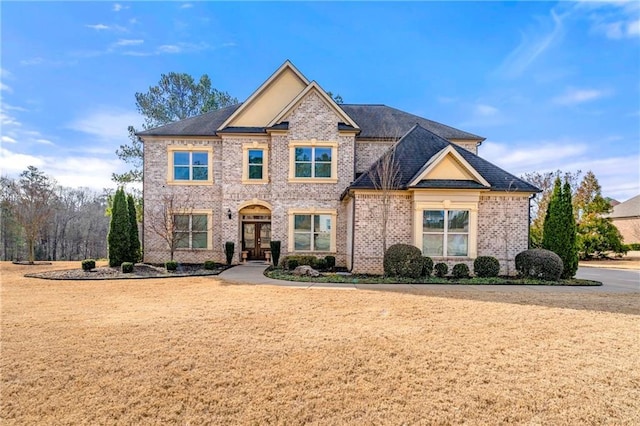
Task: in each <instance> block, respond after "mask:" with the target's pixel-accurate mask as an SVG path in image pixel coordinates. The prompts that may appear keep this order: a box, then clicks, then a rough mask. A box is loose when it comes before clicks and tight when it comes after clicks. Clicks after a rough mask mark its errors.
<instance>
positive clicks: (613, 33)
mask: <svg viewBox="0 0 640 426" xmlns="http://www.w3.org/2000/svg"><path fill="white" fill-rule="evenodd" d="M574 9H575V10H576V11H578V12H581V11H582V12H584V13H585V14H586V19H588V20H589V21H590V23H591V32H592V33H595V34H603V35H604V36H605V37H607V38H609V39H611V40H622V39H627V38H635V37H637V36H638V35H640V18H638V14H639V12H640V3H639V2H637V1H582V2H579V3H576V5H575V7H574Z"/></svg>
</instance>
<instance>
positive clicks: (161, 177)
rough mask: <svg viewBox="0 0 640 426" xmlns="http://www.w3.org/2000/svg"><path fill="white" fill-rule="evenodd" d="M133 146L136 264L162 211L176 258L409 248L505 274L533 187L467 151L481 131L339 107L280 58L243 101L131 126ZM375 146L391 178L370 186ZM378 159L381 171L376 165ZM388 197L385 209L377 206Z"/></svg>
mask: <svg viewBox="0 0 640 426" xmlns="http://www.w3.org/2000/svg"><path fill="white" fill-rule="evenodd" d="M138 135H139V137H140V138H141V139H142V141H143V143H144V221H145V222H144V231H143V238H144V260H145V261H146V262H164V261H166V260H168V258H169V247H168V244H167V242H166V241H165V240H164V239H163V238H161V237H160V236H159V235H158V233H157V232H152V226H151V225H153V224H152V223H150V221H153V220H155V221H157V220H159V219H158V218H161V217H163V216H162V214H159V213H160V212H163V211H164V212H167V211H168V213H169V215H172V216H173V218H174V219H175V224H176V231H177V232H178V233H180V234H181V235H182V236H183V237H184V238H181V239H180V241H179V243H178V244H177V248H176V251H175V258H176V259H177V260H179V261H182V262H202V261H204V260H207V259H211V260H216V261H223V260H224V258H225V254H224V243H225V242H226V241H233V242H235V246H236V248H237V249H236V255H235V259H236V261H239V260H241V259H242V257H241V256H242V253H243V252H245V254H246V255H247V257H248V259H264V258H265V257H266V256H268V253H267V251H268V250H269V243H270V241H271V240H280V241H281V244H282V255H287V254H312V255H317V256H326V255H333V256H335V257H336V262H337V264H338V265H340V266H346V267H347V268H349V269H350V270H352V271H354V272H358V273H381V272H382V258H383V247H382V237H383V231H382V230H383V223H382V216H383V215H382V212H383V211H386V212H388V219H387V221H386V226H385V227H384V228H386V243H387V246H390V245H391V244H395V243H400V242H401V243H408V244H414V245H415V246H417V247H419V248H420V249H421V250H422V251H423V253H424V255H425V256H430V257H432V258H433V259H434V260H435V261H444V262H448V263H449V264H454V263H460V262H464V263H468V264H469V265H471V263H472V262H473V259H475V258H476V257H477V256H480V255H490V256H495V257H496V258H498V259H499V260H500V262H501V265H502V268H503V270H502V273H506V272H509V271H510V272H513V259H514V257H515V255H516V254H517V253H518V252H520V251H522V250H525V249H526V248H527V240H528V227H529V198H530V197H531V196H532V194H534V193H535V192H537V191H538V189H537V188H535V187H533V186H531V185H530V184H528V183H526V182H524V181H522V180H521V179H519V178H517V177H515V176H513V175H511V174H509V173H507V172H505V171H504V170H502V169H500V168H498V167H497V166H495V165H493V164H491V163H489V162H487V161H486V160H483V159H482V158H480V157H479V156H478V155H477V147H478V146H479V145H480V143H481V142H482V141H483V140H484V138H482V137H480V136H477V135H474V134H471V133H468V132H464V131H462V130H458V129H454V128H452V127H449V126H446V125H443V124H440V123H436V122H434V121H431V120H427V119H424V118H421V117H418V116H415V115H412V114H409V113H406V112H403V111H400V110H397V109H394V108H390V107H388V106H385V105H375V104H371V105H369V104H367V105H354V104H337V103H336V102H334V100H333V99H332V98H331V97H330V96H329V95H327V93H326V92H325V91H324V90H323V89H322V88H321V87H320V86H319V85H318V84H317V83H316V82H314V81H309V80H308V79H307V78H306V77H305V76H304V75H303V74H302V73H300V72H299V71H298V70H297V69H296V68H295V67H294V66H293V65H292V64H291V63H290V62H289V61H286V62H285V63H284V64H283V65H282V66H281V67H280V68H279V69H278V70H277V71H276V72H275V73H274V74H273V75H272V76H271V77H269V79H267V80H266V81H265V82H264V83H263V84H262V85H261V86H260V87H259V88H258V89H257V90H256V91H255V92H254V93H253V94H252V95H251V96H250V97H249V98H248V99H247V100H246V101H244V102H243V103H241V104H238V105H234V106H231V107H228V108H224V109H221V110H217V111H213V112H209V113H206V114H203V115H200V116H197V117H192V118H188V119H185V120H181V121H178V122H175V123H171V124H168V125H165V126H162V127H158V128H155V129H151V130H147V131H144V132H141V133H139V134H138ZM385 153H387V154H386V155H389V153H393V157H392V160H393V161H387V162H386V164H387V165H388V164H392V165H393V167H392V170H393V171H394V173H393V178H394V179H393V187H392V188H391V187H389V185H383V187H384V188H385V190H384V191H383V190H381V189H380V182H382V183H384V180H382V181H381V179H379V177H380V175H381V174H380V173H376V170H378V171H379V170H382V169H384V167H381V165H382V166H384V165H385V164H384V163H385V160H384V158H385ZM387 168H388V167H387ZM384 205H387V206H389V207H388V209H385V208H383V206H384Z"/></svg>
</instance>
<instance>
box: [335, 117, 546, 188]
mask: <svg viewBox="0 0 640 426" xmlns="http://www.w3.org/2000/svg"><path fill="white" fill-rule="evenodd" d="M448 147H451V148H450V149H453V150H455V151H456V152H457V154H459V155H460V156H461V157H462V158H463V159H464V160H465V161H466V162H467V164H468V165H469V166H470V167H472V168H473V169H474V170H475V171H476V172H477V173H478V174H479V175H480V176H482V177H483V178H484V179H485V180H486V182H487V183H488V184H489V185H490V187H489V188H487V187H486V186H483V185H481V184H479V183H477V182H475V181H469V180H452V179H438V180H428V179H427V180H421V181H419V182H414V186H413V187H415V188H455V189H479V188H485V189H490V190H492V191H511V192H516V191H517V192H531V193H535V192H540V189H538V188H536V187H535V186H533V185H531V184H529V183H527V182H525V181H524V180H522V179H520V178H518V177H516V176H514V175H512V174H510V173H508V172H506V171H504V170H502V169H501V168H499V167H498V166H496V165H494V164H492V163H490V162H488V161H487V160H484V159H482V158H480V157H478V156H477V155H475V154H473V153H472V152H469V151H467V150H466V149H464V148H462V147H460V146H457V145H455V144H452V143H450V142H449V141H447V140H446V139H444V138H442V137H440V136H438V135H436V134H435V133H433V132H431V131H429V130H427V129H425V128H423V127H421V126H420V125H418V124H416V125H415V126H414V127H413V128H412V129H411V130H410V131H409V132H408V133H407V134H405V135H404V136H403V137H402V138H401V139H400V140H399V141H398V142H396V143H395V144H394V145H393V146H392V147H391V148H390V150H391V149H395V160H396V161H397V162H398V164H399V168H400V170H399V185H398V189H407V188H409V187H410V184H411V183H412V180H414V179H415V178H417V177H418V176H419V173H420V172H421V171H423V170H424V166H425V164H427V163H428V162H429V161H430V160H431V159H432V158H433V157H434V156H436V155H438V154H439V153H440V152H441V151H443V150H444V149H446V148H448ZM380 161H382V158H381V159H379V160H378V161H376V162H375V163H373V164H372V165H371V167H370V168H369V170H368V171H367V172H365V173H363V174H362V175H360V177H359V178H358V179H356V180H355V181H354V182H353V183H352V184H351V186H350V187H349V188H347V189H375V186H374V183H373V182H372V180H371V176H370V174H371V173H370V172H371V171H372V170H374V169H375V167H376V166H377V164H378V163H379V162H380Z"/></svg>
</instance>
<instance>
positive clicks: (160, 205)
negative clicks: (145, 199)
mask: <svg viewBox="0 0 640 426" xmlns="http://www.w3.org/2000/svg"><path fill="white" fill-rule="evenodd" d="M154 206H155V207H154V208H153V209H150V210H147V211H146V215H147V217H145V226H146V227H148V229H149V230H150V231H151V232H152V233H153V234H155V235H156V236H158V237H159V238H160V239H162V240H163V241H164V242H165V243H167V248H168V249H169V253H170V259H171V260H173V255H174V253H175V251H176V248H178V247H179V246H180V245H181V244H184V242H185V238H186V239H188V238H189V232H180V231H184V229H183V226H182V223H181V222H180V216H191V214H192V213H193V207H192V205H191V202H190V199H189V197H188V196H187V197H178V196H177V195H175V194H173V193H172V194H164V195H162V196H161V197H160V200H159V202H157V203H154ZM207 225H209V224H207Z"/></svg>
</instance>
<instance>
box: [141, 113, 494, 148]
mask: <svg viewBox="0 0 640 426" xmlns="http://www.w3.org/2000/svg"><path fill="white" fill-rule="evenodd" d="M240 105H242V104H236V105H232V106H230V107H226V108H222V109H219V110H216V111H210V112H207V113H205V114H202V115H197V116H195V117H190V118H186V119H184V120H180V121H176V122H174V123H169V124H167V125H164V126H160V127H156V128H154V129H149V130H145V131H142V132H138V135H140V136H215V135H216V134H217V129H218V127H220V126H221V125H222V123H224V122H225V121H226V120H227V118H229V117H230V116H231V114H233V113H234V112H235V111H236V110H237V109H238V108H239V107H240ZM340 107H342V109H343V110H344V112H346V113H347V114H348V115H349V116H350V117H351V118H352V119H353V120H354V121H355V122H356V123H357V124H358V126H360V133H359V135H358V137H359V138H394V139H395V138H399V137H400V136H402V135H404V134H405V133H407V132H408V131H409V130H411V128H412V127H413V126H415V125H416V124H419V125H420V126H422V127H423V128H425V129H427V130H430V131H432V132H433V133H435V134H437V135H438V136H440V137H443V138H446V139H473V140H484V138H482V137H481V136H477V135H474V134H471V133H467V132H464V131H462V130H458V129H454V128H453V127H449V126H446V125H444V124H441V123H437V122H435V121H431V120H427V119H426V118H422V117H418V116H417V115H413V114H409V113H407V112H404V111H400V110H398V109H395V108H391V107H388V106H386V105H355V104H343V105H340ZM273 128H274V129H278V128H280V129H286V128H287V127H285V125H284V123H279V124H276V125H275V126H273ZM338 128H339V129H340V130H352V129H354V128H353V127H351V126H349V125H346V124H345V123H338ZM354 130H355V129H354ZM223 131H224V132H227V133H264V132H265V128H264V127H227V128H226V129H224V130H223Z"/></svg>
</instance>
